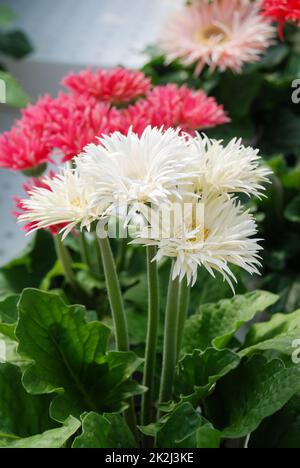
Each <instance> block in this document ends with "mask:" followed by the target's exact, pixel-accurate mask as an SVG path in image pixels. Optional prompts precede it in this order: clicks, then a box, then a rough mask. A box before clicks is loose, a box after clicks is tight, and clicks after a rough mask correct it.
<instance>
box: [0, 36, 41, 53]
mask: <svg viewBox="0 0 300 468" xmlns="http://www.w3.org/2000/svg"><path fill="white" fill-rule="evenodd" d="M0 51H1V52H2V53H3V54H5V55H9V56H10V57H13V58H16V59H21V58H24V57H26V55H28V54H30V53H31V52H32V51H33V47H32V45H31V43H30V41H29V39H28V38H27V36H26V35H25V34H24V33H23V32H22V31H9V32H5V33H3V32H0Z"/></svg>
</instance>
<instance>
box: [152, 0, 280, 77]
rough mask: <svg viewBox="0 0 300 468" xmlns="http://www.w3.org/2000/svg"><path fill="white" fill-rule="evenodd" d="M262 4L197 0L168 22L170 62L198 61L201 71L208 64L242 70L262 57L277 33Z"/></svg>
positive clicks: (166, 38)
mask: <svg viewBox="0 0 300 468" xmlns="http://www.w3.org/2000/svg"><path fill="white" fill-rule="evenodd" d="M260 6H261V1H251V0H214V1H213V2H210V3H209V2H208V0H201V1H199V0H193V1H192V2H191V4H189V5H186V6H185V7H183V8H182V9H181V10H180V11H178V12H176V13H175V14H174V15H173V16H172V17H171V18H170V19H169V21H168V22H167V23H166V25H165V29H164V32H163V34H162V39H161V46H162V48H163V50H164V51H165V53H166V57H167V60H168V62H172V61H173V60H177V59H179V60H181V61H182V63H184V64H185V65H194V64H195V65H196V68H195V74H197V75H198V74H200V73H201V71H202V69H203V67H204V66H205V65H208V66H209V68H210V69H211V70H215V69H219V70H220V71H224V70H226V69H227V68H229V69H231V70H234V71H237V72H239V71H241V69H242V66H243V64H244V63H253V62H256V61H258V60H259V58H260V56H261V54H262V53H263V52H264V51H265V50H266V48H267V47H269V46H270V44H271V43H272V38H273V36H274V28H273V27H272V25H271V24H270V21H269V20H268V19H267V18H265V17H264V16H263V15H262V14H261V12H260Z"/></svg>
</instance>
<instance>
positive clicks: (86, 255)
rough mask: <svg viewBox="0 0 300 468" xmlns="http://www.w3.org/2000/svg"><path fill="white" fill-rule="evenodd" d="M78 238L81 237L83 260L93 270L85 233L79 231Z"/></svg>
mask: <svg viewBox="0 0 300 468" xmlns="http://www.w3.org/2000/svg"><path fill="white" fill-rule="evenodd" d="M78 236H79V242H80V250H81V257H82V260H83V262H84V263H85V264H86V265H87V266H88V267H89V268H90V269H92V268H91V262H90V256H89V246H88V244H87V240H86V237H85V233H84V232H83V231H79V233H78Z"/></svg>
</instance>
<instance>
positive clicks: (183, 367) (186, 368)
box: [175, 348, 240, 404]
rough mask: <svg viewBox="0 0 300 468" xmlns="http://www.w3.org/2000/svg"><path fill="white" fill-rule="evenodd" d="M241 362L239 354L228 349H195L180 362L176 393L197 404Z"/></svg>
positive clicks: (176, 378)
mask: <svg viewBox="0 0 300 468" xmlns="http://www.w3.org/2000/svg"><path fill="white" fill-rule="evenodd" d="M239 363H240V358H239V356H238V355H237V354H235V353H233V352H232V351H230V350H228V349H224V350H220V351H219V350H217V349H214V348H208V349H207V350H205V351H204V352H201V351H199V350H195V351H194V352H193V354H188V355H186V356H184V358H183V359H181V360H180V361H179V363H178V368H177V371H176V377H175V393H176V394H177V395H178V396H179V397H180V399H181V400H183V401H191V402H194V403H196V404H197V402H199V400H200V399H203V398H205V397H206V396H207V395H208V393H209V392H210V391H211V390H212V388H213V386H214V384H215V383H216V382H217V381H218V380H219V379H220V378H221V377H223V376H224V375H226V374H227V373H228V372H230V371H231V370H233V369H235V368H236V367H237V366H238V365H239Z"/></svg>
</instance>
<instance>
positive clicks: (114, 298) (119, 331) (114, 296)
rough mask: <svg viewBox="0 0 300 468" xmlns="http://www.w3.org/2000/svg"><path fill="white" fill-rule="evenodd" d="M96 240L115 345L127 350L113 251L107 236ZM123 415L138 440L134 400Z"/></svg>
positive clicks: (127, 343)
mask: <svg viewBox="0 0 300 468" xmlns="http://www.w3.org/2000/svg"><path fill="white" fill-rule="evenodd" d="M98 242H99V246H100V251H101V257H102V262H103V269H104V275H105V280H106V287H107V293H108V298H109V302H110V307H111V311H112V316H113V321H114V329H115V337H116V347H117V350H118V351H128V350H129V338H128V327H127V320H126V315H125V309H124V303H123V298H122V293H121V287H120V283H119V279H118V275H117V270H116V265H115V261H114V257H113V253H112V251H111V247H110V242H109V239H108V237H106V238H104V239H100V238H98ZM124 416H125V419H126V421H127V424H128V426H129V427H130V429H131V430H132V432H133V434H134V435H135V438H136V439H137V440H138V434H137V425H136V415H135V409H134V401H133V400H132V399H131V400H130V402H129V408H128V409H127V410H126V411H125V413H124Z"/></svg>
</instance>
